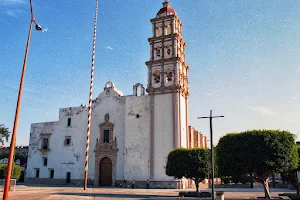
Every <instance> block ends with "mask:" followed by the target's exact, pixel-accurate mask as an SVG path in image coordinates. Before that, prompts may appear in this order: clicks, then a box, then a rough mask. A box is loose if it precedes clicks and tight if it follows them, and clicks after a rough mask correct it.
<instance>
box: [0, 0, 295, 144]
mask: <svg viewBox="0 0 300 200" xmlns="http://www.w3.org/2000/svg"><path fill="white" fill-rule="evenodd" d="M161 3H162V0H143V1H141V0H130V1H126V3H125V1H121V0H114V1H112V0H108V1H102V0H100V1H99V18H98V32H97V34H98V35H97V47H96V48H97V49H96V65H95V83H94V98H95V97H96V96H97V95H98V94H99V93H100V92H101V91H102V90H103V87H104V85H105V83H106V82H107V81H108V80H109V79H111V80H112V81H113V82H114V83H115V84H116V87H117V88H118V89H120V90H122V91H123V92H124V94H125V95H128V94H131V93H132V85H133V84H135V83H137V82H142V83H144V84H145V85H146V82H147V77H146V65H145V61H147V60H148V59H149V56H150V55H149V45H148V41H147V39H148V38H149V37H150V36H151V23H150V22H149V20H150V19H151V18H153V17H155V15H156V13H157V11H158V10H159V9H160V8H161V6H162V5H161ZM171 4H172V7H173V8H174V9H175V10H176V12H177V14H178V15H179V17H180V19H181V21H182V22H183V24H184V29H183V34H184V39H185V41H186V43H187V51H186V54H187V63H188V65H189V66H190V75H189V84H190V90H191V95H190V98H189V109H190V110H189V123H190V125H192V126H194V127H195V128H197V129H198V130H199V131H202V132H203V133H205V134H206V135H208V133H209V121H208V120H197V116H206V115H209V110H210V109H212V110H213V113H214V114H216V115H225V118H223V119H216V120H214V133H215V135H214V141H215V143H217V141H218V138H219V137H220V136H222V135H224V134H226V133H228V132H235V131H244V130H247V129H255V128H261V129H284V130H289V131H291V132H292V133H294V134H299V133H300V92H299V91H300V90H299V87H300V48H299V47H300V15H299V13H300V2H299V1H297V0H291V1H282V0H266V1H261V0H252V1H249V0H239V1H237V0H220V1H211V0H201V1H199V0H171ZM33 6H34V12H35V18H36V20H37V22H38V23H40V24H41V25H42V27H43V28H44V29H45V30H44V31H43V32H37V31H35V30H34V31H33V33H32V38H31V45H30V49H29V58H28V63H27V71H26V77H25V85H24V93H23V100H22V107H21V112H20V118H19V120H20V122H19V128H18V135H17V144H18V145H27V144H28V142H29V132H30V124H31V123H35V122H44V121H56V120H58V109H59V108H62V107H70V106H78V105H80V104H81V103H85V104H87V102H88V90H89V76H90V66H91V48H92V37H93V18H94V10H95V4H94V2H93V1H91V2H90V3H88V2H86V1H48V0H45V1H37V0H33ZM29 20H30V13H29V0H28V1H25V0H0V24H1V31H0V41H1V45H0V74H1V79H0V88H1V98H0V124H5V125H6V126H7V127H9V128H10V130H11V131H12V127H13V120H14V113H15V106H16V99H17V93H18V87H19V79H20V74H21V68H22V63H23V56H24V51H25V44H26V40H27V33H28V27H29Z"/></svg>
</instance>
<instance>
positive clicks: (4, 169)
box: [0, 164, 21, 179]
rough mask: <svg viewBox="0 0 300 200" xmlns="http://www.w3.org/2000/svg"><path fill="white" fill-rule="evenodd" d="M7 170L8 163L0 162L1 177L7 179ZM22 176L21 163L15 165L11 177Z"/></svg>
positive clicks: (17, 177)
mask: <svg viewBox="0 0 300 200" xmlns="http://www.w3.org/2000/svg"><path fill="white" fill-rule="evenodd" d="M6 172H7V164H0V179H5V177H6ZM20 176H21V167H20V166H19V165H13V171H12V175H11V178H12V179H19V178H20Z"/></svg>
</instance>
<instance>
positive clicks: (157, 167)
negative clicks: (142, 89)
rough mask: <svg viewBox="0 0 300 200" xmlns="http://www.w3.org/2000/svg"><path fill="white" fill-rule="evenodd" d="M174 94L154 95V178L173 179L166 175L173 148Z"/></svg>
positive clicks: (161, 179)
mask: <svg viewBox="0 0 300 200" xmlns="http://www.w3.org/2000/svg"><path fill="white" fill-rule="evenodd" d="M171 102H172V94H171V93H170V94H161V95H154V113H155V114H154V179H155V180H160V181H164V180H173V177H169V176H167V175H166V172H165V166H166V161H167V157H168V154H169V153H170V151H172V150H173V112H172V103H171Z"/></svg>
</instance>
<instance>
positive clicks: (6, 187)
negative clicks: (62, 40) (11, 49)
mask: <svg viewBox="0 0 300 200" xmlns="http://www.w3.org/2000/svg"><path fill="white" fill-rule="evenodd" d="M30 13H31V19H30V25H29V32H28V37H27V43H26V49H25V56H24V62H23V69H22V75H21V80H20V88H19V94H18V100H17V106H16V113H15V119H14V127H13V133H12V137H11V142H10V149H9V157H8V165H7V173H6V178H5V185H4V192H3V200H8V191H9V188H10V177H11V171H12V166H13V157H14V151H15V144H16V136H17V129H18V120H19V112H20V107H21V99H22V92H23V83H24V76H25V71H26V63H27V57H28V48H29V44H30V37H31V31H32V23H34V24H35V29H36V30H38V31H40V30H42V27H41V26H40V25H39V24H38V23H37V22H36V21H35V19H34V15H33V10H32V0H30Z"/></svg>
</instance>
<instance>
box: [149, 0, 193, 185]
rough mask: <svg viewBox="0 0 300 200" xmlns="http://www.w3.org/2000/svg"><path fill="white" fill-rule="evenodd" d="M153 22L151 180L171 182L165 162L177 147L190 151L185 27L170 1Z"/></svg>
mask: <svg viewBox="0 0 300 200" xmlns="http://www.w3.org/2000/svg"><path fill="white" fill-rule="evenodd" d="M162 5H163V7H162V8H161V9H160V10H159V11H158V13H157V15H156V17H155V18H153V19H151V20H150V21H151V23H152V37H151V38H149V39H148V41H149V44H150V60H149V61H147V62H146V65H147V67H148V87H147V92H148V93H149V96H150V102H151V103H150V106H151V122H150V124H151V126H150V127H151V130H150V132H151V135H150V146H151V150H150V177H151V179H154V180H161V181H165V180H170V177H168V176H167V175H165V168H164V167H165V166H166V158H167V156H168V154H169V152H170V151H172V150H173V149H174V148H177V147H187V142H188V141H187V134H188V132H187V131H188V127H187V126H188V123H187V121H188V96H189V87H188V70H189V67H188V66H187V64H186V63H185V48H186V44H185V42H184V40H183V38H182V27H183V25H182V23H181V21H180V19H179V18H178V16H177V14H176V12H175V10H174V9H173V8H172V7H171V4H170V2H169V1H165V2H163V3H162Z"/></svg>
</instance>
